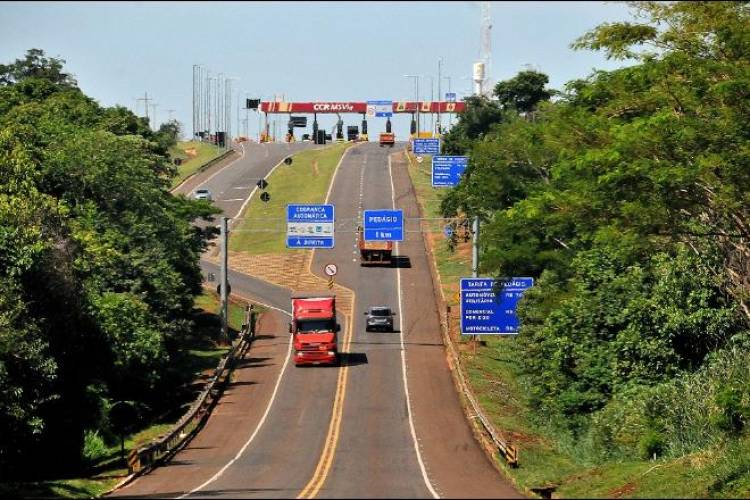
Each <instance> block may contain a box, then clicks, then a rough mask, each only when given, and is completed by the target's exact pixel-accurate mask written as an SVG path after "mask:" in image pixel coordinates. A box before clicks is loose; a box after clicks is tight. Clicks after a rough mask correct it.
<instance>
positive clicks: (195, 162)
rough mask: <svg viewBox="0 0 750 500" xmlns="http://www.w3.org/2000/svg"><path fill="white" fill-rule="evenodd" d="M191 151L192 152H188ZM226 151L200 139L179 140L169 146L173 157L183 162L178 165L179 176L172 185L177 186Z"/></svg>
mask: <svg viewBox="0 0 750 500" xmlns="http://www.w3.org/2000/svg"><path fill="white" fill-rule="evenodd" d="M188 152H190V153H191V154H188ZM222 153H224V150H223V149H221V148H219V147H217V146H214V145H213V144H209V143H207V142H200V141H187V142H178V143H177V144H175V145H174V146H172V147H171V148H169V155H170V157H172V158H179V159H180V160H182V164H181V165H180V166H179V167H177V177H175V178H174V179H173V180H172V187H173V188H174V187H176V186H177V185H179V184H180V183H181V182H182V181H184V180H185V179H187V178H188V177H189V176H191V175H193V174H194V173H195V172H197V171H198V169H199V168H201V167H202V166H203V165H205V164H206V163H208V162H209V161H211V160H213V159H214V158H216V157H217V156H219V155H221V154H222Z"/></svg>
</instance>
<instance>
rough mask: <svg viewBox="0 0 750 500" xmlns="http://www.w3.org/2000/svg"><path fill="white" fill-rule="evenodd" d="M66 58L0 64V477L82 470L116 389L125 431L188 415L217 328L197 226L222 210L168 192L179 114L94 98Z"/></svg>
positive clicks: (34, 55) (30, 57)
mask: <svg viewBox="0 0 750 500" xmlns="http://www.w3.org/2000/svg"><path fill="white" fill-rule="evenodd" d="M63 63H64V61H62V60H58V59H50V58H47V57H45V55H44V53H43V52H42V51H40V50H37V49H32V50H29V51H28V53H27V54H26V56H25V57H24V58H23V59H19V60H16V61H15V62H12V63H10V64H7V65H0V179H2V182H0V429H2V432H0V477H2V478H13V479H14V480H19V481H26V480H34V479H40V478H48V477H77V475H80V474H81V471H84V470H87V469H86V468H87V467H88V466H89V465H91V457H92V456H93V455H92V453H93V452H92V450H91V448H90V445H91V446H93V445H92V444H91V443H93V441H92V440H91V436H93V435H97V436H99V437H100V438H101V440H102V441H103V442H104V443H105V444H106V445H108V446H109V445H112V444H114V443H115V442H116V436H115V434H114V432H113V429H112V426H111V424H110V420H109V413H110V409H111V408H112V407H113V405H114V404H115V402H117V401H130V402H132V403H131V404H132V406H134V407H135V408H136V415H135V417H134V419H133V422H132V426H131V427H132V428H131V429H130V430H129V432H130V433H132V432H137V431H138V429H140V428H143V427H144V426H148V425H149V424H150V423H151V422H154V421H156V420H158V419H159V418H161V417H163V416H164V415H167V414H169V412H173V411H175V409H177V411H178V412H179V411H180V410H179V408H180V406H179V405H181V404H183V403H184V402H185V401H189V400H190V399H191V398H192V397H193V394H192V392H191V391H190V387H189V384H190V383H192V381H193V376H194V373H193V372H191V371H190V370H183V369H182V367H183V364H182V363H183V361H185V360H186V359H187V358H188V357H189V350H190V349H191V348H192V346H194V345H196V342H197V343H198V344H200V343H201V342H204V341H209V340H210V339H206V338H199V337H200V335H198V334H197V333H196V331H195V322H194V311H193V303H194V297H195V296H196V295H199V294H201V292H202V287H201V273H200V268H199V266H198V259H199V256H200V254H201V252H202V251H203V250H204V249H205V248H206V239H207V236H208V235H207V234H205V233H204V232H203V231H202V230H200V229H198V228H196V227H194V226H193V225H192V224H191V222H192V221H193V220H194V219H196V218H200V217H210V216H212V215H213V214H215V213H216V211H215V209H214V208H212V207H211V206H210V204H209V203H208V202H196V201H192V200H188V199H186V198H185V197H183V196H172V195H171V194H170V193H169V187H170V185H171V180H172V177H174V175H175V170H174V166H173V165H172V163H171V162H170V159H169V155H168V149H169V147H171V146H173V145H174V144H175V138H176V137H177V135H178V131H179V130H178V126H177V123H176V122H169V123H167V124H165V125H163V126H162V127H161V128H160V129H159V130H158V131H156V132H153V131H151V130H150V128H149V125H148V122H147V120H145V119H142V118H139V117H137V116H135V115H133V114H132V113H131V112H130V111H129V110H127V109H126V108H124V107H112V108H105V107H102V106H100V105H99V104H97V103H96V102H95V101H94V100H93V99H91V98H89V97H87V96H86V95H84V94H83V93H82V92H81V90H80V89H79V88H78V86H77V84H76V82H75V80H73V79H72V78H71V77H70V75H68V74H66V73H65V72H64V70H63ZM212 362H213V361H212ZM94 441H95V440H94Z"/></svg>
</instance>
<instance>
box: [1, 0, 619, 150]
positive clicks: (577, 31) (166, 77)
mask: <svg viewBox="0 0 750 500" xmlns="http://www.w3.org/2000/svg"><path fill="white" fill-rule="evenodd" d="M479 10H480V8H479V3H478V2H118V3H114V2H113V3H97V2H65V3H63V2H50V3H46V2H4V3H2V4H0V12H2V13H1V14H0V62H3V63H6V62H10V61H12V60H14V59H16V58H18V57H21V56H22V55H23V54H24V53H25V51H26V50H27V49H29V48H32V47H35V48H41V49H43V50H45V51H46V52H47V54H48V55H51V56H60V57H62V58H63V59H65V60H66V61H67V64H66V67H67V68H68V70H69V71H71V72H72V73H74V74H75V75H76V77H77V79H78V82H79V86H80V87H81V89H82V90H83V91H84V92H86V93H87V94H88V95H90V96H92V97H94V98H95V99H97V100H98V101H99V102H100V103H101V104H103V105H107V106H110V105H114V104H121V105H124V106H127V107H129V108H130V109H134V108H135V106H136V101H135V99H136V98H137V97H139V96H142V95H143V93H144V92H145V91H148V93H149V96H153V97H154V102H156V103H157V104H158V107H157V108H156V121H157V124H158V122H161V121H164V120H166V119H167V118H168V115H169V113H168V112H167V110H168V109H174V110H175V111H174V112H173V113H172V116H173V117H175V118H177V119H178V120H179V121H180V122H181V123H182V124H183V126H184V130H185V131H186V133H187V134H188V135H189V134H190V133H191V131H192V101H191V99H192V66H193V64H203V65H205V66H206V67H207V68H208V69H209V70H211V72H212V73H213V74H216V73H224V74H226V75H229V76H233V77H238V78H239V80H237V81H235V82H234V83H233V85H234V88H235V89H238V90H240V92H241V96H242V97H243V98H244V93H245V92H247V93H248V94H249V96H250V97H253V96H263V97H264V98H267V97H268V96H270V95H273V94H284V95H285V97H286V100H297V101H315V100H336V101H347V100H351V101H366V100H374V99H386V100H390V99H392V100H406V99H412V98H413V96H414V83H413V82H414V80H413V79H407V78H405V77H404V75H405V74H421V75H425V76H426V78H422V79H421V82H420V94H421V95H420V97H421V98H422V99H427V100H429V98H430V81H429V75H432V76H433V77H435V80H437V78H436V77H437V71H438V69H437V60H438V58H439V57H442V59H443V64H442V74H443V75H444V76H450V77H451V78H452V81H451V84H452V90H454V91H456V92H458V93H459V95H460V94H461V93H462V92H470V90H471V81H470V80H469V77H470V76H471V71H472V63H473V62H474V61H475V60H476V59H477V58H478V56H479V18H480V13H479ZM491 10H492V21H493V28H492V75H491V76H492V78H493V79H494V80H495V81H498V80H502V79H506V78H510V77H512V76H513V75H515V74H516V73H517V72H518V71H519V70H522V69H524V67H525V65H531V66H532V67H534V68H535V69H538V70H540V71H543V72H545V73H547V74H548V75H549V77H550V86H552V87H553V88H561V87H562V85H563V84H564V83H565V82H566V81H569V80H571V79H574V78H580V77H584V76H586V75H588V74H589V73H590V72H591V71H592V70H593V69H594V68H598V69H612V68H615V67H617V66H618V65H620V64H621V63H617V62H613V61H606V60H605V58H604V56H603V55H602V54H600V53H596V52H590V51H573V50H572V49H570V48H569V45H570V43H571V42H572V41H573V40H575V38H577V37H578V36H580V35H582V34H583V33H585V32H586V31H587V30H589V29H591V28H593V27H595V26H596V25H598V24H600V23H602V22H612V21H618V20H627V19H630V18H631V16H630V14H629V11H628V8H627V6H625V5H623V4H621V3H619V2H617V3H616V2H492V8H491ZM446 86H447V81H445V80H444V81H443V89H442V90H443V92H445V91H446V89H445V87H446ZM435 87H437V83H435ZM435 94H437V90H435ZM138 113H139V114H143V105H142V103H141V104H140V105H139V109H138ZM242 115H243V117H244V112H243V113H242ZM360 120H361V117H360V116H359V115H344V122H345V125H350V124H357V125H358V124H359V122H360ZM310 121H312V120H310ZM319 121H320V126H321V128H326V129H331V126H332V124H333V122H334V121H335V115H332V116H327V117H322V118H319ZM285 122H286V118H280V119H279V129H281V128H282V126H283V123H285ZM232 123H233V125H232V126H233V127H235V128H236V125H235V123H236V121H235V120H233V122H232ZM257 127H258V121H257V115H255V114H254V113H252V112H251V114H250V135H251V136H255V135H256V134H257ZM369 128H370V134H371V135H373V134H375V133H377V132H379V131H381V130H382V129H384V121H383V119H371V120H370V121H369ZM297 130H298V131H299V129H297ZM394 131H395V132H396V134H397V135H398V136H399V138H403V137H404V135H405V134H406V133H407V131H408V117H407V115H402V116H400V117H398V118H397V119H396V120H394Z"/></svg>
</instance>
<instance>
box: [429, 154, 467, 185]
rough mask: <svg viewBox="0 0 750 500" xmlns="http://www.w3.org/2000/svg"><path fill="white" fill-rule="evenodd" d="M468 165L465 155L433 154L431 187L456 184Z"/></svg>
mask: <svg viewBox="0 0 750 500" xmlns="http://www.w3.org/2000/svg"><path fill="white" fill-rule="evenodd" d="M468 165H469V158H468V157H466V156H433V157H432V187H435V188H437V187H454V186H457V185H458V183H459V182H461V176H462V175H463V173H464V171H465V170H466V167H467V166H468Z"/></svg>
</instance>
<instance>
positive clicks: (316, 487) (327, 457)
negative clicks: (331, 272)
mask: <svg viewBox="0 0 750 500" xmlns="http://www.w3.org/2000/svg"><path fill="white" fill-rule="evenodd" d="M353 302H354V297H352V303H353ZM352 316H353V315H352V314H349V315H347V316H346V336H345V337H344V342H343V346H342V347H343V349H342V352H343V353H348V352H349V346H350V344H351V338H352V329H353V327H352V319H353V318H352ZM348 371H349V367H348V366H347V365H346V363H344V364H343V366H341V368H340V369H339V376H338V381H337V384H336V395H335V397H334V400H333V411H332V413H331V423H330V425H329V426H328V435H327V436H326V440H325V444H324V446H323V453H321V455H320V460H319V461H318V465H317V467H316V468H315V472H314V473H313V477H312V478H311V479H310V481H309V482H308V483H307V485H306V486H305V487H304V489H303V490H302V491H301V492H300V494H299V495H297V498H315V496H316V495H317V494H318V492H319V491H320V488H322V487H323V483H325V480H326V478H327V477H328V472H329V471H330V470H331V465H332V464H333V457H334V455H335V453H336V445H337V444H338V441H339V434H340V430H341V417H342V415H343V413H344V399H345V398H346V382H347V378H348V377H347V374H348Z"/></svg>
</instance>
